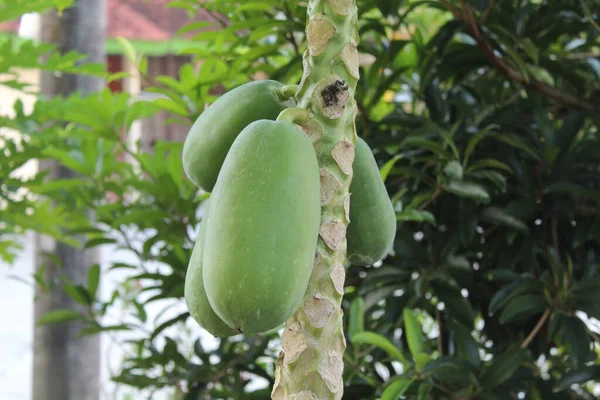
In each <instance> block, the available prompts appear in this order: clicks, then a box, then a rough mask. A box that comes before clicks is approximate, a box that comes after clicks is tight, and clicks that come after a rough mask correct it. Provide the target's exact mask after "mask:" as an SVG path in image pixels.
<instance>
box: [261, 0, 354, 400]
mask: <svg viewBox="0 0 600 400" xmlns="http://www.w3.org/2000/svg"><path fill="white" fill-rule="evenodd" d="M357 12H358V11H357V7H356V0H310V1H309V2H308V19H307V25H306V35H307V42H308V49H307V50H306V52H305V53H304V63H303V64H304V74H303V78H302V81H301V82H300V85H299V88H298V91H297V93H296V97H297V100H298V109H289V110H286V111H284V112H283V113H282V114H281V115H280V118H281V119H290V120H292V121H293V122H295V123H297V124H298V125H300V126H301V127H302V128H303V129H304V131H305V132H306V133H307V134H308V135H309V137H310V138H311V139H312V141H313V143H314V145H315V149H316V152H317V156H318V160H319V166H320V178H321V206H322V210H321V227H320V234H319V241H318V245H317V253H316V256H315V264H314V268H313V272H312V276H311V280H310V283H309V286H308V289H307V291H306V294H305V297H304V299H303V302H302V304H301V305H300V307H299V308H298V310H297V311H296V313H295V314H294V316H293V317H292V318H290V319H289V320H288V321H287V322H286V328H285V330H284V332H283V335H282V339H281V340H282V348H283V351H282V352H281V353H280V355H279V357H278V359H277V363H276V371H275V384H274V386H273V391H272V398H273V399H274V400H282V399H296V400H300V399H305V400H309V399H319V400H327V399H341V398H342V395H343V388H344V385H343V380H342V372H343V368H344V363H343V356H344V351H345V349H346V340H345V338H344V332H343V313H342V309H341V302H342V296H343V293H344V278H345V270H344V264H345V263H346V228H347V226H348V223H349V212H350V193H349V187H350V183H351V180H352V164H353V162H354V148H355V146H356V143H357V137H356V127H355V124H354V120H355V117H356V112H357V111H356V110H357V108H356V102H355V100H354V92H355V89H356V84H357V82H358V79H359V68H358V50H357V43H358V27H357V24H358V17H357Z"/></svg>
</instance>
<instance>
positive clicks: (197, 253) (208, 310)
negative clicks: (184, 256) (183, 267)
mask: <svg viewBox="0 0 600 400" xmlns="http://www.w3.org/2000/svg"><path fill="white" fill-rule="evenodd" d="M207 214H208V205H207V207H206V209H205V214H204V215H205V216H206V215H207ZM205 218H206V217H205ZM206 226H207V224H206V220H205V219H203V220H202V222H201V223H200V232H199V233H198V237H197V239H196V243H195V244H194V249H193V250H192V255H191V257H190V262H189V265H188V269H187V273H186V276H185V288H184V294H185V303H186V305H187V307H188V310H189V312H190V315H191V316H192V318H193V319H194V320H195V321H196V322H197V323H198V325H200V326H201V327H202V328H204V329H206V331H207V332H208V333H210V334H211V335H213V336H216V337H225V336H233V335H236V334H238V333H239V332H236V331H235V330H233V329H232V328H231V327H229V326H228V325H227V324H226V323H225V322H223V321H222V320H221V318H219V316H218V315H217V314H215V312H214V311H213V309H212V307H211V305H210V303H209V301H208V298H207V297H206V291H205V290H204V282H203V280H202V256H203V253H204V238H205V236H206Z"/></svg>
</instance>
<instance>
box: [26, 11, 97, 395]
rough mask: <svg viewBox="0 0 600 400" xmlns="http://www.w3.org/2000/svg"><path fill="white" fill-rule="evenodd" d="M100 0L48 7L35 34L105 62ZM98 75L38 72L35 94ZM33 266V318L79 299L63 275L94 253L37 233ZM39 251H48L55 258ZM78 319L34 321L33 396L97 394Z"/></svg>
mask: <svg viewBox="0 0 600 400" xmlns="http://www.w3.org/2000/svg"><path fill="white" fill-rule="evenodd" d="M106 11H107V10H106V2H105V0H75V2H74V5H73V7H71V8H69V9H67V10H64V11H63V13H62V15H60V16H59V15H58V14H57V13H56V12H49V13H47V14H46V15H44V16H43V17H42V22H41V24H42V25H41V40H42V41H43V42H49V43H54V44H56V45H57V46H58V48H59V49H60V51H61V52H68V51H71V50H75V51H77V52H79V53H83V54H86V55H87V56H88V60H89V61H90V62H100V63H103V62H105V54H106V53H105V38H106V26H107V12H106ZM104 86H105V83H104V81H103V80H102V79H98V78H92V77H88V76H76V75H68V74H65V75H62V76H56V75H54V74H49V73H42V74H41V82H40V89H41V96H42V97H45V98H51V97H54V96H57V95H68V94H70V93H73V92H75V91H79V92H81V93H82V94H83V95H87V94H90V93H92V92H95V91H98V90H101V89H102V88H103V87H104ZM40 169H44V170H49V171H50V173H49V179H53V178H55V179H68V178H73V177H74V176H75V174H74V173H73V172H72V171H70V170H68V169H66V168H64V167H61V166H59V165H57V164H56V163H54V162H42V163H40ZM36 244H37V258H36V264H37V268H40V267H41V266H44V267H45V270H44V275H45V276H44V277H45V281H46V282H52V283H53V287H52V289H51V290H50V291H48V292H43V291H40V290H37V291H36V300H35V303H34V314H35V316H34V318H35V321H37V320H38V319H39V318H40V317H41V316H42V315H44V314H46V313H47V312H49V311H52V310H56V309H62V308H71V309H77V308H78V307H79V305H78V304H77V303H76V302H75V301H73V300H72V299H70V297H69V296H68V295H66V294H65V292H64V290H63V289H62V286H63V285H62V284H63V279H62V278H63V277H66V278H68V279H69V280H71V281H73V282H75V283H85V282H86V279H87V272H88V270H89V268H90V267H91V266H92V265H93V264H95V263H97V262H98V259H99V257H98V254H96V253H95V252H91V251H85V252H84V251H83V250H80V249H75V248H72V247H69V246H67V245H64V244H62V243H58V242H56V241H55V240H52V239H51V238H48V237H46V236H41V235H40V236H38V237H37V238H36ZM44 253H46V254H47V253H49V254H53V255H54V256H55V257H54V259H55V260H56V263H54V262H53V261H52V259H51V258H49V257H47V256H45V255H44ZM81 327H82V324H81V323H78V322H68V323H63V324H50V325H42V326H36V327H35V334H34V365H33V400H97V399H99V397H100V337H99V336H97V335H94V336H86V337H82V338H80V337H78V335H79V332H80V330H81Z"/></svg>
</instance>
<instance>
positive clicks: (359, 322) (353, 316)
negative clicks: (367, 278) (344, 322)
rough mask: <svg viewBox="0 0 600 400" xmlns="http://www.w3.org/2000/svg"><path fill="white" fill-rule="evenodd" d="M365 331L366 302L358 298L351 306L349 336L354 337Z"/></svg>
mask: <svg viewBox="0 0 600 400" xmlns="http://www.w3.org/2000/svg"><path fill="white" fill-rule="evenodd" d="M364 330H365V301H364V300H363V298H362V297H360V296H358V297H357V298H355V299H354V300H353V301H352V303H351V304H350V317H349V321H348V334H349V335H350V337H354V336H355V335H356V334H358V333H360V332H363V331H364Z"/></svg>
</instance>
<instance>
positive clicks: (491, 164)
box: [467, 158, 513, 173]
mask: <svg viewBox="0 0 600 400" xmlns="http://www.w3.org/2000/svg"><path fill="white" fill-rule="evenodd" d="M484 168H495V169H501V170H503V171H506V172H510V173H512V172H513V171H512V169H511V168H510V167H509V166H508V165H506V164H504V163H503V162H501V161H498V160H495V159H493V158H485V159H483V160H477V161H475V162H474V163H473V164H471V166H470V167H468V168H467V172H474V171H478V170H480V169H484Z"/></svg>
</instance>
